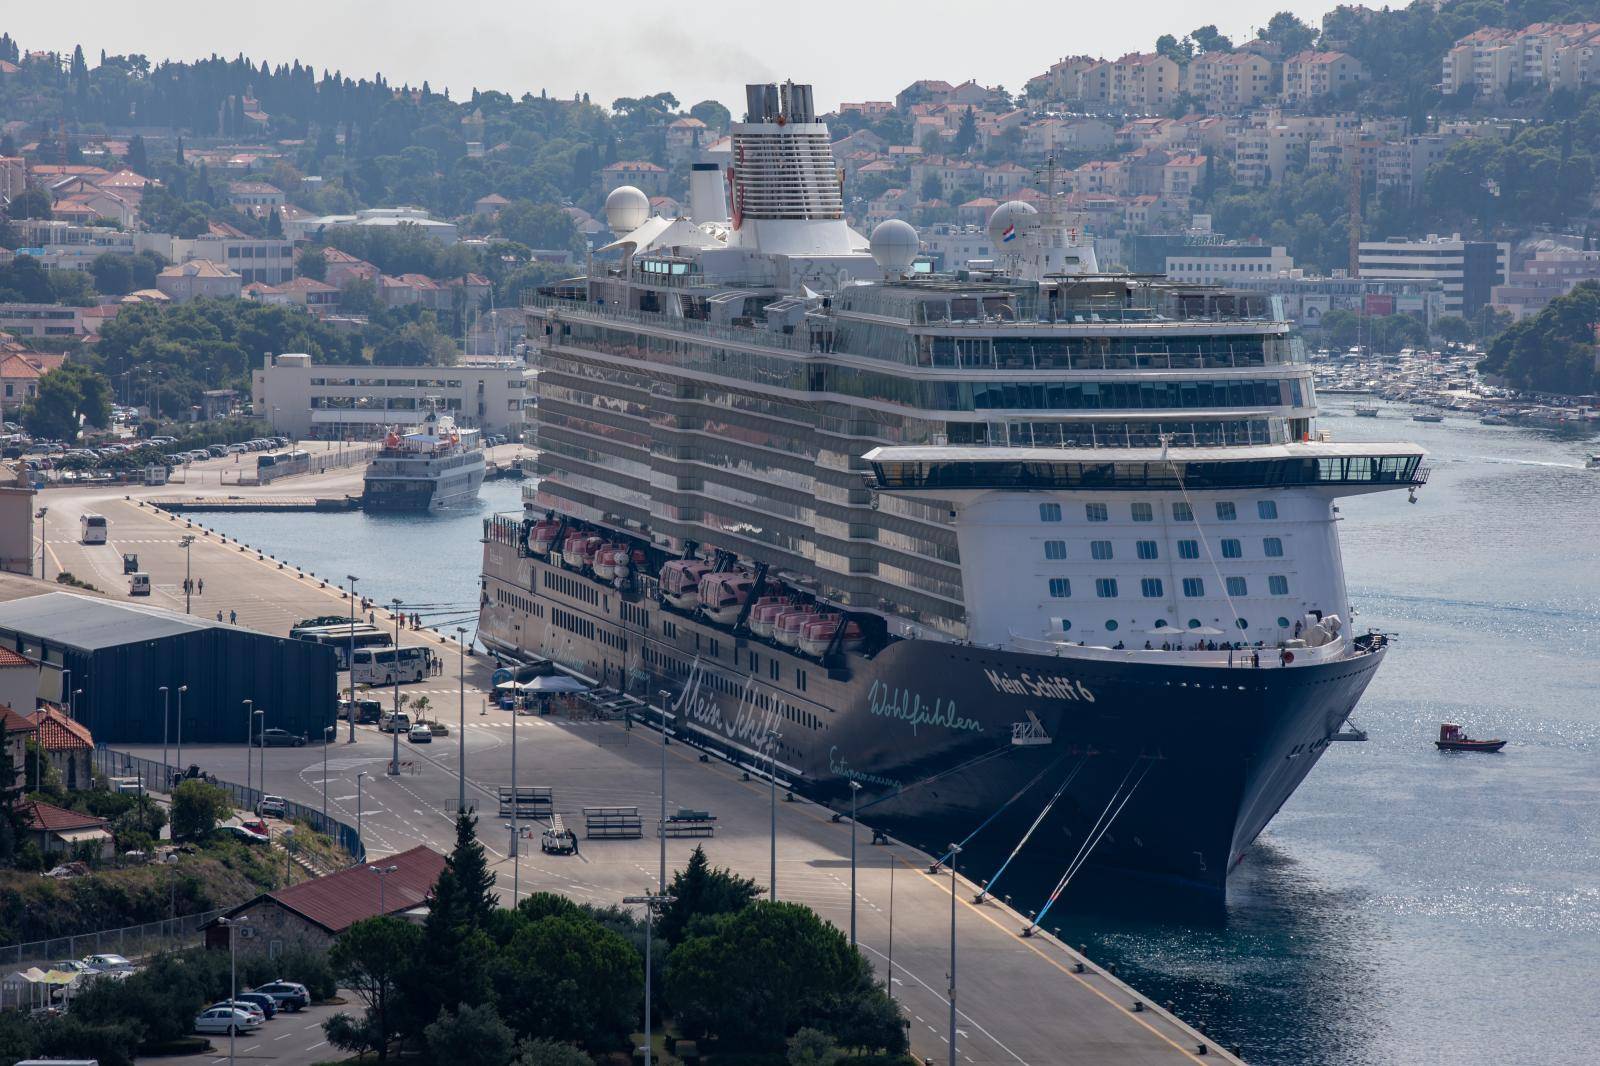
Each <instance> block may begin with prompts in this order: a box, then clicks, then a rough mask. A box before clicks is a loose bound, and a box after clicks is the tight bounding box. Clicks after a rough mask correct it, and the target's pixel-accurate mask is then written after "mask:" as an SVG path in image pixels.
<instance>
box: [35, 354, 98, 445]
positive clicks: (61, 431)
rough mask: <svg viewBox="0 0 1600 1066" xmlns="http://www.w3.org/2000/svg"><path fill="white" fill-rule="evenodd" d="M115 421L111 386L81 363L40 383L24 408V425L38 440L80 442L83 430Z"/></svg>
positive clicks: (65, 367) (60, 369) (59, 369)
mask: <svg viewBox="0 0 1600 1066" xmlns="http://www.w3.org/2000/svg"><path fill="white" fill-rule="evenodd" d="M110 421H111V383H110V382H109V381H107V380H106V379H105V377H104V376H102V375H100V374H97V373H95V372H94V371H93V370H90V369H89V368H88V367H86V366H84V365H82V364H81V363H65V364H63V365H62V366H60V367H57V368H56V369H55V370H51V371H48V372H46V373H45V374H44V376H43V377H41V378H40V379H39V391H38V393H37V395H35V396H34V398H33V399H31V400H29V401H28V402H27V403H26V404H24V405H23V408H22V423H23V425H25V426H26V427H27V428H28V432H29V433H32V434H33V435H34V436H35V437H39V438H41V439H46V440H52V439H53V440H68V441H71V440H77V439H78V433H79V430H80V429H81V427H83V426H85V425H87V426H94V427H96V428H104V427H105V426H106V425H108V424H109V423H110Z"/></svg>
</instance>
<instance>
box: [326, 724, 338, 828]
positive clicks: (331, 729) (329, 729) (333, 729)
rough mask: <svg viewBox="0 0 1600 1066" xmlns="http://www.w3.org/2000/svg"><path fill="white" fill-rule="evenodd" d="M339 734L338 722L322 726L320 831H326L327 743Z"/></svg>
mask: <svg viewBox="0 0 1600 1066" xmlns="http://www.w3.org/2000/svg"><path fill="white" fill-rule="evenodd" d="M338 735H339V723H338V722H335V723H333V724H332V725H325V726H323V727H322V831H323V832H324V833H326V832H327V831H328V745H329V744H331V743H333V738H334V737H336V736H338Z"/></svg>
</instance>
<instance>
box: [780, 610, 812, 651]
mask: <svg viewBox="0 0 1600 1066" xmlns="http://www.w3.org/2000/svg"><path fill="white" fill-rule="evenodd" d="M820 613H821V612H820V611H818V609H817V608H816V607H791V608H789V609H788V610H787V611H784V612H783V613H782V614H780V615H778V619H777V621H776V622H774V623H773V626H772V639H773V640H775V641H777V642H778V643H779V644H782V645H783V646H784V647H786V648H795V647H799V645H800V632H801V630H803V629H804V628H805V625H806V623H807V622H810V621H812V620H813V619H815V618H816V617H817V615H818V614H820Z"/></svg>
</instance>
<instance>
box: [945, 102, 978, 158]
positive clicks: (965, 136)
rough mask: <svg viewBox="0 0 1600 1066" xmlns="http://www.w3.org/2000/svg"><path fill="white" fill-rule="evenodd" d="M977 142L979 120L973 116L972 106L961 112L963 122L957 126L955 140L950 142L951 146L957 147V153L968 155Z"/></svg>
mask: <svg viewBox="0 0 1600 1066" xmlns="http://www.w3.org/2000/svg"><path fill="white" fill-rule="evenodd" d="M977 143H978V120H977V119H976V118H975V117H973V114H972V108H970V107H969V108H967V109H966V110H965V111H963V112H962V113H961V122H960V124H959V125H957V126H956V136H955V140H953V141H952V142H951V143H950V147H951V148H953V149H955V152H956V154H957V155H966V154H967V153H968V152H970V151H972V146H973V145H975V144H977Z"/></svg>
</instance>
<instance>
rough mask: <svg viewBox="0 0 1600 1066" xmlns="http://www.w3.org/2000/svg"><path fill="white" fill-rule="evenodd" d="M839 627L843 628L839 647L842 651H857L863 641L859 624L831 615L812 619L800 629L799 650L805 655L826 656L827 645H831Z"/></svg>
mask: <svg viewBox="0 0 1600 1066" xmlns="http://www.w3.org/2000/svg"><path fill="white" fill-rule="evenodd" d="M840 626H843V627H844V636H843V637H842V638H841V639H840V641H839V647H840V648H841V649H843V650H844V651H857V650H859V649H860V648H861V645H862V643H863V640H864V636H863V634H862V632H861V626H860V624H859V623H857V622H849V621H846V620H845V619H843V618H841V617H840V616H839V615H837V614H832V613H828V614H823V615H820V616H818V617H816V618H813V619H812V620H811V621H809V622H807V623H806V624H805V625H804V626H803V627H801V630H800V650H801V651H803V652H805V653H806V654H807V655H816V656H821V655H824V654H826V653H827V650H828V645H830V644H832V643H833V638H834V636H835V635H836V634H837V633H838V632H839V627H840Z"/></svg>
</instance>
